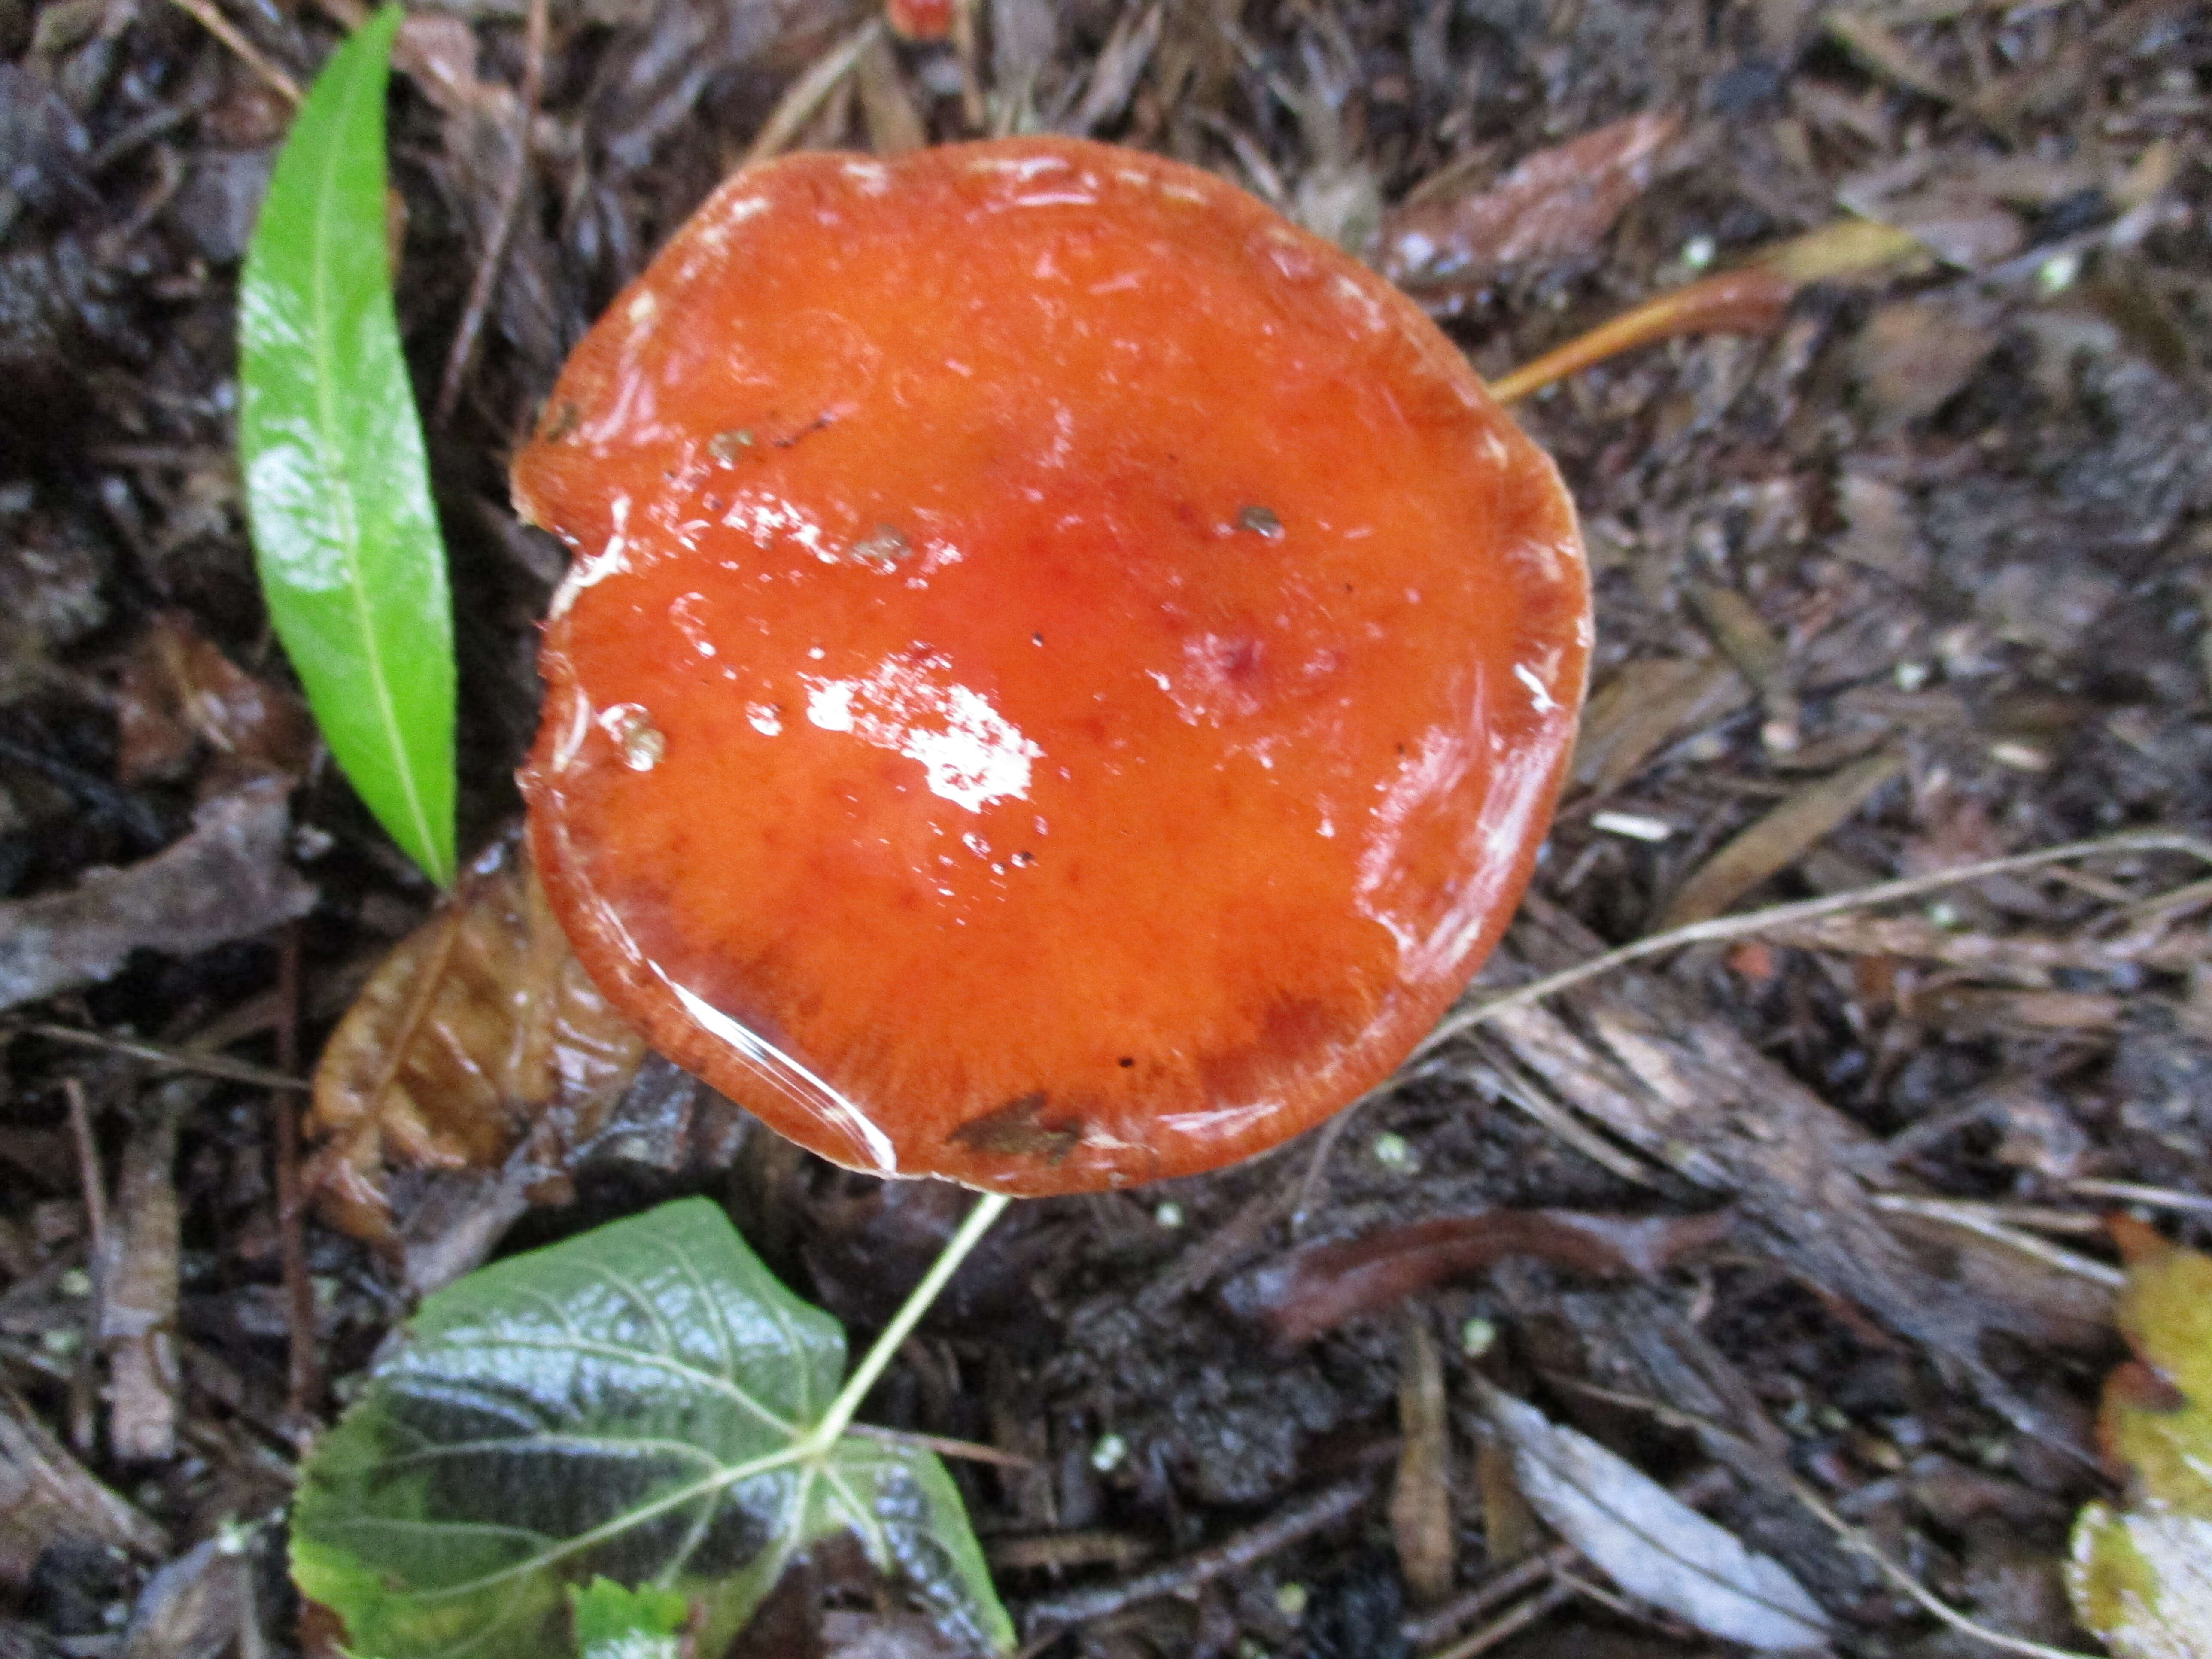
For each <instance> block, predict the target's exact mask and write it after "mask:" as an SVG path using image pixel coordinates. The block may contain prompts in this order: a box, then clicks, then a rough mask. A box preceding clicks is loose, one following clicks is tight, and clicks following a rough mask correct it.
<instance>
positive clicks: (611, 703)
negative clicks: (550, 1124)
mask: <svg viewBox="0 0 2212 1659" xmlns="http://www.w3.org/2000/svg"><path fill="white" fill-rule="evenodd" d="M514 487H515V495H516V499H517V501H518V502H519V503H520V507H521V509H522V511H523V512H524V513H525V514H526V516H528V517H529V518H530V519H532V520H534V521H535V522H537V523H538V524H541V525H544V526H547V527H549V528H550V529H552V530H555V531H556V532H559V533H560V534H561V535H562V537H563V538H566V539H567V541H568V543H569V544H570V545H571V546H573V547H574V549H575V550H577V553H578V557H577V560H576V562H575V563H574V566H573V568H571V569H570V571H569V574H568V578H567V580H565V581H564V582H563V583H562V586H561V589H560V591H559V592H558V593H557V594H556V597H555V599H554V601H553V605H552V609H551V615H550V619H549V621H548V623H547V626H546V630H545V642H544V653H543V656H542V659H541V663H542V666H543V669H544V676H545V679H546V682H547V687H548V693H547V700H546V706H545V713H544V724H543V726H541V728H540V731H539V733H538V744H537V748H536V750H535V751H534V752H533V754H532V757H531V760H530V763H529V766H528V768H527V769H526V771H525V773H524V774H523V780H522V782H523V788H524V792H525V794H526V797H527V799H528V801H529V805H530V820H531V829H532V844H533V846H534V848H535V850H536V854H537V856H538V863H539V867H540V869H541V871H542V872H543V875H544V881H545V884H546V888H547V890H548V892H549V893H550V896H551V898H552V900H553V902H554V904H555V906H556V909H557V910H558V912H559V914H560V915H561V916H562V920H563V921H564V922H565V924H566V926H567V927H568V933H569V936H570V938H571V939H572V940H573V942H574V945H575V947H576V950H577V952H578V954H579V955H580V957H582V959H583V962H584V964H585V966H586V968H587V969H589V970H590V972H591V973H592V976H593V977H594V978H595V979H596V980H597V981H599V984H600V985H601V987H603V988H604V989H605V991H606V992H607V994H608V995H609V996H610V997H611V999H613V1000H615V1002H616V1003H617V1005H618V1006H621V1007H623V1009H624V1010H625V1011H626V1012H628V1013H629V1015H630V1016H631V1017H632V1018H635V1020H636V1021H637V1022H638V1023H639V1024H641V1026H642V1027H643V1028H644V1030H645V1031H646V1033H647V1036H649V1037H650V1038H651V1039H652V1041H653V1042H654V1043H655V1044H656V1045H657V1046H659V1048H661V1049H663V1050H664V1051H665V1052H666V1053H667V1054H670V1055H671V1057H673V1058H674V1059H676V1060H678V1061H679V1062H681V1063H682V1064H684V1065H685V1066H689V1067H690V1068H691V1069H692V1070H694V1071H696V1072H697V1073H700V1074H701V1075H702V1076H703V1077H705V1078H706V1079H708V1081H710V1082H711V1083H713V1084H714V1085H715V1086H716V1087H718V1088H720V1089H721V1090H722V1091H725V1092H726V1093H727V1094H729V1095H731V1096H732V1097H734V1098H736V1099H737V1100H738V1101H740V1102H742V1103H744V1104H745V1105H746V1106H749V1107H750V1108H751V1109H753V1110H754V1111H755V1112H757V1114H758V1115H761V1116H762V1117H763V1118H765V1119H766V1120H767V1121H769V1123H770V1124H772V1125H773V1126H774V1127H776V1128H778V1129H780V1130H781V1131H782V1132H783V1133H786V1134H787V1135H789V1136H791V1137H792V1138H793V1139H796V1140H798V1141H799V1142H801V1143H802V1144H804V1145H805V1146H809V1147H811V1148H812V1149H813V1150H815V1151H816V1152H820V1153H822V1154H823V1156H824V1157H826V1158H832V1159H834V1160H836V1162H838V1163H840V1164H848V1165H851V1166H853V1167H855V1168H859V1169H864V1170H875V1171H878V1172H879V1173H882V1174H885V1175H894V1174H896V1175H935V1176H948V1177H950V1178H951V1179H953V1180H956V1181H961V1182H967V1183H969V1185H971V1186H976V1187H981V1188H991V1189H995V1190H1000V1191H1006V1192H1014V1193H1024V1194H1038V1193H1054V1192H1070V1191H1079V1190H1085V1189H1090V1188H1103V1187H1109V1186H1125V1185H1129V1184H1132V1183H1134V1182H1142V1181H1149V1180H1153V1179H1156V1178H1158V1177H1161V1176H1175V1175H1184V1174H1188V1173H1191V1172H1193V1171H1195V1170H1205V1169H1210V1168H1212V1167H1214V1166H1216V1165H1218V1164H1226V1163H1230V1162H1231V1161H1233V1160H1235V1159H1237V1158H1243V1157H1246V1156H1249V1154H1251V1153H1253V1152H1259V1151H1261V1150H1263V1149H1264V1148H1266V1147H1268V1146H1273V1145H1274V1144H1275V1143H1276V1142H1278V1141H1280V1140H1282V1139H1285V1138H1286V1137H1288V1136H1290V1135H1291V1134H1293V1133H1297V1131H1299V1130H1302V1129H1304V1128H1306V1127H1310V1125H1312V1124H1314V1123H1316V1122H1317V1121H1320V1120H1321V1119H1322V1118H1323V1117H1325V1116H1327V1115H1328V1114H1329V1113H1331V1112H1333V1111H1334V1110H1335V1109H1337V1108H1339V1107H1340V1106H1342V1105H1344V1104H1346V1103H1347V1102H1349V1101H1351V1100H1352V1099H1353V1098H1354V1097H1357V1096H1358V1094H1360V1093H1361V1091H1364V1090H1365V1089H1367V1088H1368V1087H1370V1085H1373V1084H1375V1083H1376V1082H1377V1081H1379V1080H1380V1079H1383V1077H1384V1076H1385V1075H1387V1074H1388V1073H1389V1071H1390V1069H1391V1067H1392V1066H1395V1064H1396V1063H1397V1062H1398V1061H1399V1060H1401V1059H1402V1058H1403V1057H1404V1056H1405V1054H1407V1051H1408V1050H1409V1049H1410V1048H1412V1046H1413V1043H1414V1042H1416V1041H1417V1040H1418V1039H1419V1036H1421V1034H1422V1033H1423V1032H1424V1031H1425V1030H1427V1029H1428V1028H1429V1026H1430V1025H1431V1024H1432V1023H1433V1022H1434V1021H1435V1020H1436V1018H1437V1015H1438V1014H1439V1013H1440V1012H1442V1011H1443V1008H1444V1006H1446V1005H1447V1004H1448V1003H1449V1001H1450V1000H1452V998H1453V997H1454V995H1455V994H1456V993H1457V992H1458V991H1459V989H1460V987H1462V985H1464V984H1465V983H1466V981H1467V980H1468V976H1469V975H1471V974H1472V973H1473V972H1474V969H1475V968H1476V967H1477V966H1478V965H1479V964H1480V962H1481V960H1482V958H1483V957H1484V956H1485V954H1486V952H1487V951H1489V949H1490V947H1491V945H1492V944H1493V943H1494V942H1495V940H1496V939H1497V937H1498V933H1500V932H1501V931H1503V929H1504V926H1505V923H1506V921H1507V919H1508V917H1509V915H1510V912H1511V910H1512V908H1513V907H1514V905H1515V903H1516V901H1517V900H1518V897H1519V896H1520V892H1521V890H1522V886H1523V884H1525V882H1526V881H1527V878H1528V872H1529V868H1530V866H1531V864H1532V862H1533V860H1534V857H1535V853H1536V848H1537V845H1538V843H1539V842H1540V841H1541V837H1542V835H1543V831H1544V827H1545V823H1546V821H1547V817H1548V814H1549V811H1550V808H1551V805H1552V802H1553V795H1554V793H1555V791H1556V788H1557V786H1558V781H1559V775H1560V771H1561V769H1562V767H1563V764H1564V763H1565V758H1566V755H1567V751H1568V748H1569V744H1570V743H1571V739H1572V735H1573V731H1574V722H1575V715H1576V710H1577V705H1578V704H1579V702H1580V701H1581V696H1582V691H1583V677H1584V670H1585V664H1586V659H1587V655H1588V648H1589V592H1588V586H1587V581H1586V578H1585V575H1584V572H1583V559H1582V550H1581V547H1580V544H1579V542H1578V539H1577V533H1576V528H1575V520H1574V512H1573V507H1572V505H1571V502H1570V501H1569V500H1568V498H1567V495H1566V492H1565V489H1563V488H1562V486H1561V484H1560V483H1559V477H1558V474H1557V473H1556V472H1555V471H1554V470H1553V466H1552V465H1551V462H1550V461H1549V459H1547V457H1546V456H1545V455H1544V453H1542V452H1541V450H1539V449H1538V448H1537V447H1535V446H1534V444H1532V443H1530V442H1529V441H1528V439H1527V438H1526V437H1524V436H1523V435H1522V434H1521V432H1520V431H1519V429H1518V428H1516V427H1515V426H1514V424H1513V423H1512V422H1511V421H1510V420H1509V419H1508V418H1507V417H1506V416H1504V414H1503V413H1501V412H1500V411H1499V410H1498V408H1497V407H1496V405H1494V404H1492V402H1491V401H1490V400H1489V398H1488V397H1487V396H1486V394H1485V392H1484V391H1483V389H1482V386H1481V385H1480V382H1479V381H1478V380H1476V378H1475V376H1474V374H1473V373H1472V372H1471V371H1470V370H1469V369H1468V366H1467V364H1466V362H1465V360H1464V359H1463V358H1462V356H1461V355H1460V354H1459V352H1458V351H1457V350H1455V349H1454V348H1453V347H1452V346H1451V345H1450V343H1449V342H1447V341H1446V340H1445V339H1444V338H1443V336H1442V335H1441V334H1439V333H1438V332H1437V330H1436V329H1435V328H1434V327H1433V326H1432V325H1431V324H1430V323H1429V322H1428V320H1427V319H1425V318H1424V317H1423V316H1422V315H1421V314H1420V313H1419V311H1418V310H1417V309H1416V308H1415V307H1413V305H1412V304H1411V303H1410V302H1409V301H1407V300H1406V299H1405V298H1404V297H1403V296H1401V295H1400V294H1399V293H1398V292H1397V291H1396V290H1395V289H1392V288H1391V287H1389V285H1388V284H1387V283H1384V282H1383V280H1382V279H1381V278H1379V277H1377V276H1375V275H1374V274H1373V273H1372V272H1370V271H1369V270H1366V269H1365V268H1364V267H1363V266H1361V265H1359V264H1357V263H1355V262H1354V261H1352V259H1350V258H1346V256H1345V255H1344V254H1343V253H1341V252H1339V251H1338V250H1337V249H1335V248H1334V247H1332V246H1328V244H1326V243H1323V242H1322V241H1320V240H1316V238H1314V237H1312V236H1310V235H1309V234H1306V233H1304V231H1301V230H1298V229H1297V228H1294V227H1292V226H1291V225H1290V224H1288V223H1286V222H1285V221H1284V220H1282V219H1281V218H1279V216H1276V215H1275V214H1274V213H1273V212H1272V211H1270V210H1268V209H1267V208H1266V207H1264V206H1262V205H1261V204H1260V203H1258V202H1256V201H1255V200H1254V199H1253V198H1252V197H1249V196H1247V195H1246V194H1244V193H1243V191H1239V190H1237V189H1235V188H1234V187H1232V186H1231V185H1227V184H1225V183H1223V182H1222V181H1221V180H1220V179H1216V178H1213V177H1212V176H1211V175H1209V174H1206V173H1200V172H1198V171H1195V170H1194V169H1192V168H1190V167H1183V166H1180V165H1178V164H1176V163H1174V162H1171V161H1162V160H1160V159H1158V157H1155V156H1151V155H1142V154H1139V153H1136V152H1133V151H1128V150H1121V149H1110V148H1108V147H1105V146H1103V145H1098V144H1093V143H1085V142H1080V141H1076V140H1071V139H1063V138H1035V139H1013V140H1006V141H1000V142H994V143H979V144H966V145H954V146H950V147H946V148H942V149H931V150H925V151H921V152H919V153H916V154H915V155H909V156H906V157H903V158H901V159H899V160H897V161H890V162H879V161H867V160H861V159H859V158H855V157H851V156H842V155H796V156H793V157H790V158H788V159H787V160H783V161H776V162H774V163H771V164H769V165H768V166H765V167H757V168H754V169H750V170H749V171H746V172H743V173H738V175H737V176H735V177H734V178H732V179H729V180H728V181H727V182H726V183H725V184H724V185H722V186H721V187H720V189H719V190H718V191H715V193H714V196H713V197H711V198H710V199H709V200H708V203H707V204H706V205H705V206H704V207H703V208H702V209H701V210H700V211H699V212H698V214H697V215H696V216H694V217H693V218H692V219H691V221H690V222H689V223H688V224H687V225H686V226H685V227H684V228H683V229H682V230H681V231H680V232H679V233H678V234H677V236H676V238H675V240H673V241H671V243H670V244H669V245H668V246H667V247H666V248H665V250H664V251H663V252H661V254H660V255H659V258H657V259H655V260H654V261H653V265H652V266H651V268H650V269H649V270H647V272H646V273H645V275H644V276H642V277H641V278H640V279H639V280H638V281H637V282H636V283H634V284H632V285H631V287H630V288H629V289H628V290H627V291H626V292H624V293H623V295H622V296H621V297H620V298H619V299H617V301H616V302H615V304H614V306H613V307H612V309H611V311H610V312H609V313H608V314H607V315H606V316H605V318H604V319H601V320H600V322H599V325H597V326H596V327H595V328H594V329H593V330H592V332H591V334H590V335H589V336H588V337H586V339H585V341H584V342H583V343H582V344H581V345H580V346H579V347H578V348H577V349H576V351H575V353H574V356H572V357H571V358H570V359H569V361H568V366H567V368H565V369H564V370H563V372H562V376H561V380H560V383H559V385H558V386H556V389H555V391H554V393H553V396H552V398H551V399H550V401H549V403H548V405H547V413H546V417H545V422H544V429H543V430H542V431H541V432H540V433H539V434H538V437H537V438H536V440H535V441H533V442H532V443H531V444H530V445H529V447H527V448H526V449H525V450H524V452H523V453H522V455H521V456H520V459H518V461H517V462H516V464H515V468H514Z"/></svg>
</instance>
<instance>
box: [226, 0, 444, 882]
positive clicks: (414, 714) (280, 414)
mask: <svg viewBox="0 0 2212 1659" xmlns="http://www.w3.org/2000/svg"><path fill="white" fill-rule="evenodd" d="M399 22H400V9H399V8H398V6H396V5H391V6H386V7H385V8H384V9H383V10H381V11H380V12H378V13H377V14H376V15H374V17H372V18H370V19H369V21H368V22H366V23H364V24H363V25H362V27H361V28H360V30H359V31H358V32H357V33H356V34H355V35H354V37H353V39H352V40H349V41H348V42H347V43H346V44H345V45H344V46H341V47H339V48H338V50H337V52H334V53H332V54H331V60H330V62H329V63H328V64H325V66H324V69H323V71H322V73H321V74H320V75H319V76H316V78H315V84H314V87H313V90H312V91H310V92H309V94H307V101H306V102H305V103H304V104H302V105H301V108H300V114H299V118H298V119H297V120H295V122H294V123H293V125H292V131H291V136H290V137H289V138H287V139H286V140H285V143H284V150H283V155H280V156H279V157H278V158H277V162H276V173H275V175H274V176H273V177H272V178H271V179H270V182H269V194H268V197H267V199H266V200H265V201H264V203H263V204H262V208H261V217H260V219H259V221H258V223H256V225H255V226H254V230H253V241H252V246H251V247H250V248H249V249H248V250H247V252H246V270H245V272H244V275H243V276H242V277H241V279H240V285H239V297H238V340H239V392H240V401H239V416H238V447H239V454H240V465H241V468H242V470H243V471H244V474H245V478H246V516H247V520H248V523H249V526H250V528H251V530H252V538H253V548H254V555H255V557H256V559H257V560H258V563H259V566H260V573H261V591H262V594H263V597H264V599H266V600H267V602H268V605H269V618H270V623H272V624H273V625H274V626H275V628H276V636H277V638H278V639H280V640H282V641H283V642H284V649H285V652H286V653H287V654H288V655H289V657H290V658H291V659H292V666H293V668H294V669H295V671H297V672H298V674H299V676H300V683H301V685H302V686H304V687H305V688H306V690H307V702H308V703H309V705H310V706H311V707H312V708H313V709H314V712H315V719H316V720H317V722H318V723H319V725H320V726H321V727H322V731H323V735H324V737H325V738H326V739H327V740H328V742H329V744H330V745H331V755H332V756H333V757H336V759H337V763H338V765H339V766H340V767H342V768H343V769H344V771H345V775H346V776H347V777H349V779H351V780H352V781H353V786H354V787H355V788H356V790H357V791H359V792H360V794H361V798H362V800H363V801H364V802H366V803H367V804H368V808H369V810H370V811H372V812H374V813H375V815H376V817H377V820H378V822H380V823H382V824H383V825H384V827H385V829H386V830H387V831H389V832H390V834H391V836H392V839H393V840H395V841H397V842H398V843H399V845H400V846H401V847H402V848H404V849H405V851H406V853H407V855H408V856H409V857H410V858H411V859H413V860H415V861H416V863H417V864H418V865H420V866H422V868H423V870H424V871H425V872H428V874H429V876H430V877H431V878H432V879H433V880H435V881H436V882H438V883H439V884H441V885H445V884H450V883H451V882H452V880H453V869H454V858H453V793H454V790H453V770H454V769H453V702H454V691H453V608H452V599H451V597H450V595H449V594H448V592H447V583H446V552H445V545H444V544H443V542H442V541H441V538H440V537H439V533H438V518H437V513H436V509H435V507H434V506H433V505H432V502H431V499H430V483H429V468H428V464H427V462H426V461H425V459H424V454H423V447H422V423H421V422H420V420H419V419H418V418H417V416H416V410H415V398H414V392H413V389H412V387H411V386H410V384H409V382H408V379H407V363H406V360H405V359H404V357H403V356H401V355H400V349H399V326H398V320H397V319H396V318H395V316H394V314H393V312H392V267H391V260H390V258H389V257H388V256H387V254H386V248H385V210H384V203H385V182H384V88H385V81H386V76H387V73H388V68H389V64H390V61H391V57H392V38H393V36H394V35H395V34H397V33H398V28H399Z"/></svg>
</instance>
